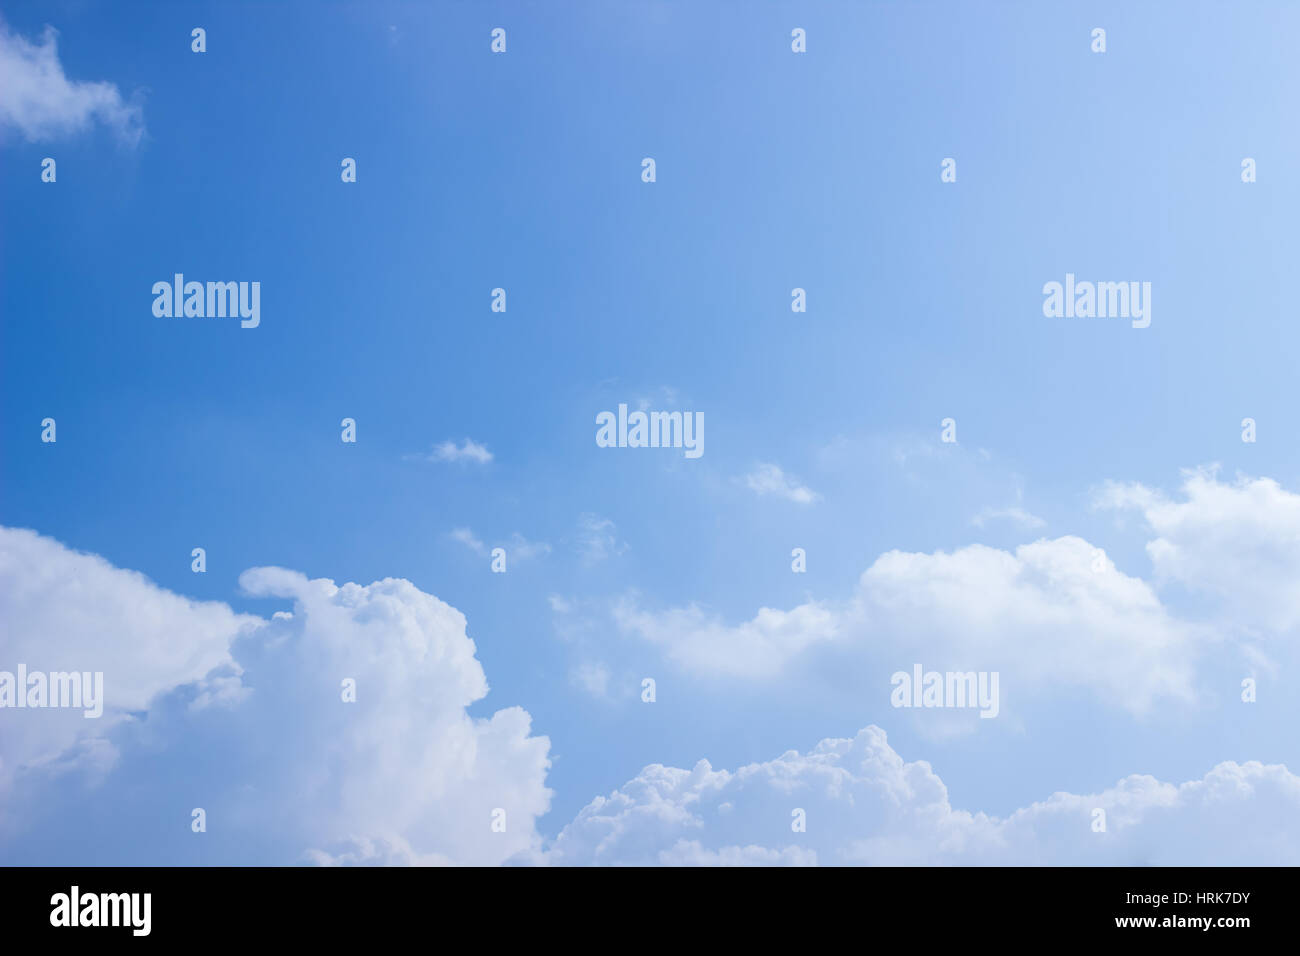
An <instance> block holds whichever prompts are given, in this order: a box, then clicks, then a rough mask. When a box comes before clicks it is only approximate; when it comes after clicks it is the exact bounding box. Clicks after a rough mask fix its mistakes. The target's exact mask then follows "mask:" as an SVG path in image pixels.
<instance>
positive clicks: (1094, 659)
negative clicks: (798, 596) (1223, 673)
mask: <svg viewBox="0 0 1300 956" xmlns="http://www.w3.org/2000/svg"><path fill="white" fill-rule="evenodd" d="M1096 558H1097V549H1096V548H1094V547H1093V546H1092V545H1090V544H1089V543H1088V542H1087V541H1084V540H1083V539H1081V538H1076V537H1068V536H1067V537H1062V538H1058V539H1056V540H1054V541H1046V540H1044V541H1038V542H1035V543H1033V544H1026V545H1022V546H1020V547H1019V548H1017V549H1016V550H1015V551H1014V552H1008V551H1002V550H999V549H995V548H989V547H985V546H984V545H971V546H969V547H965V548H961V549H959V550H957V551H954V552H952V553H951V554H949V553H945V552H942V551H940V552H935V553H933V554H918V553H907V552H902V551H890V552H888V553H886V554H883V555H881V556H880V557H879V558H878V559H877V560H876V561H875V563H874V564H872V566H871V567H870V568H868V569H867V570H866V571H865V572H864V573H863V575H862V577H861V579H860V581H859V584H858V588H857V591H856V592H855V594H854V595H853V596H852V597H851V598H850V599H849V600H848V601H845V602H842V603H839V604H827V603H821V602H809V603H806V604H802V605H799V606H797V607H795V608H793V609H792V610H790V611H781V610H774V609H771V608H762V609H761V610H760V611H759V612H758V614H757V615H756V616H755V617H754V618H753V619H752V620H750V621H747V622H744V623H741V624H738V625H728V624H726V623H724V622H723V621H722V620H720V619H719V618H717V617H716V616H710V615H707V614H705V613H704V612H703V611H701V610H700V609H699V608H698V607H696V606H694V605H691V606H689V607H686V608H681V609H671V610H668V611H664V612H658V613H651V612H647V611H644V610H641V609H639V608H637V607H636V606H635V605H634V604H632V603H631V602H630V601H627V600H624V601H622V602H619V603H618V604H617V605H616V606H615V608H614V619H615V621H616V623H617V624H618V625H619V626H620V627H622V628H623V629H624V630H625V631H627V632H630V633H633V634H636V635H638V636H640V637H642V638H643V639H645V640H647V641H650V642H652V643H655V644H658V645H660V646H661V647H663V648H664V650H665V652H666V653H667V655H668V656H669V657H670V658H671V659H673V660H676V661H678V662H679V663H680V664H682V665H683V666H684V667H686V668H687V669H688V670H691V671H694V672H697V673H700V674H704V675H708V674H728V675H740V676H747V677H752V678H771V677H775V676H777V675H779V674H781V673H782V672H783V671H784V670H785V668H786V667H787V666H788V665H789V664H790V663H791V662H792V661H793V660H794V659H795V658H797V657H799V656H800V655H802V654H805V653H807V652H810V651H812V650H814V649H816V648H817V647H824V646H828V645H835V646H840V647H842V648H844V649H845V650H846V652H849V653H852V654H853V655H854V656H855V657H858V658H861V657H862V655H863V654H870V655H873V658H872V659H873V660H875V661H877V662H879V667H878V669H880V670H881V672H882V673H884V674H886V675H887V674H889V673H892V672H893V671H894V670H897V669H903V670H907V669H910V667H911V666H912V664H913V663H916V662H920V663H922V664H924V665H926V666H928V667H938V668H940V669H953V670H962V671H967V670H975V671H998V672H1000V673H1001V674H1002V681H1003V684H1002V686H1003V689H1004V690H1005V689H1006V688H1007V686H1008V683H1011V684H1012V686H1015V687H1016V688H1018V689H1019V690H1020V693H1019V695H1018V696H1020V697H1021V698H1025V697H1029V696H1031V694H1032V693H1033V692H1034V691H1035V690H1037V691H1038V692H1040V693H1048V692H1049V687H1050V686H1059V685H1066V686H1079V687H1084V688H1088V689H1090V690H1092V691H1093V692H1094V693H1096V694H1097V695H1099V696H1100V697H1101V698H1102V699H1104V700H1106V701H1107V702H1109V703H1111V704H1114V705H1116V706H1119V707H1122V708H1124V709H1127V710H1129V711H1131V712H1133V713H1138V714H1141V713H1145V712H1146V711H1148V710H1149V709H1150V708H1151V707H1152V706H1153V705H1154V703H1155V702H1156V701H1157V700H1161V699H1184V700H1186V699H1190V697H1191V695H1192V677H1193V659H1194V656H1195V653H1196V651H1197V650H1198V646H1199V645H1198V638H1199V632H1198V631H1197V630H1196V629H1195V628H1193V627H1192V626H1190V625H1187V624H1184V623H1182V622H1180V621H1178V620H1177V619H1175V618H1174V617H1172V616H1171V615H1170V614H1169V613H1168V611H1167V610H1166V609H1165V608H1164V606H1163V605H1162V604H1161V603H1160V601H1159V599H1158V598H1157V597H1156V595H1155V593H1154V592H1153V591H1152V590H1151V588H1150V587H1149V586H1148V585H1147V584H1146V582H1144V581H1142V580H1140V579H1138V578H1133V577H1129V576H1128V575H1125V574H1123V573H1122V572H1120V571H1119V570H1117V569H1116V568H1115V566H1114V565H1113V564H1112V563H1111V562H1109V561H1107V560H1104V559H1103V560H1101V561H1100V562H1099V563H1098V562H1097V561H1096ZM853 649H857V650H856V651H854V650H853ZM887 690H888V687H887V685H885V690H884V691H883V692H882V693H887Z"/></svg>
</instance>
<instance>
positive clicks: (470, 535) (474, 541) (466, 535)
mask: <svg viewBox="0 0 1300 956" xmlns="http://www.w3.org/2000/svg"><path fill="white" fill-rule="evenodd" d="M449 536H450V538H451V539H452V540H453V541H459V542H460V543H461V544H463V545H464V546H465V547H467V548H469V549H470V550H471V551H473V552H474V553H475V554H487V553H488V551H487V545H485V544H484V543H483V541H482V539H481V538H479V537H478V535H476V534H475V533H474V532H473V531H471V530H470V529H469V528H455V529H453V530H452V531H451V532H450V535H449Z"/></svg>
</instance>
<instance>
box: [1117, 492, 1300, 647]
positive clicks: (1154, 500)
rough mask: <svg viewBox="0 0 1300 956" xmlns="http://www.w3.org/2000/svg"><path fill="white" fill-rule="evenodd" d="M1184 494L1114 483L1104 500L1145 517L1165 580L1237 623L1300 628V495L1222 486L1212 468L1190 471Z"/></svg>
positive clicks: (1156, 563)
mask: <svg viewBox="0 0 1300 956" xmlns="http://www.w3.org/2000/svg"><path fill="white" fill-rule="evenodd" d="M1182 497H1183V500H1181V501H1175V500H1171V499H1170V498H1169V497H1167V496H1166V495H1164V494H1163V493H1161V492H1159V491H1154V490H1151V489H1149V488H1145V487H1143V486H1142V485H1139V484H1118V483H1114V482H1111V483H1108V484H1107V485H1106V486H1105V487H1104V488H1103V489H1102V490H1101V492H1100V493H1099V494H1098V495H1097V500H1096V503H1097V505H1098V506H1099V507H1102V508H1110V509H1117V510H1118V509H1136V510H1138V511H1140V512H1141V513H1142V516H1143V518H1144V519H1145V521H1146V523H1147V525H1148V526H1149V527H1150V528H1151V530H1152V531H1154V533H1155V535H1156V537H1155V539H1154V540H1152V541H1150V542H1148V543H1147V546H1146V550H1147V555H1148V556H1149V557H1150V558H1151V564H1152V566H1153V568H1154V570H1155V576H1156V580H1157V582H1159V583H1162V584H1164V583H1174V584H1178V585H1181V586H1183V587H1186V588H1188V589H1189V590H1192V591H1197V592H1203V593H1206V594H1210V595H1213V596H1215V597H1216V598H1218V599H1219V600H1220V601H1221V602H1222V606H1223V610H1224V611H1225V612H1226V614H1227V616H1228V618H1229V619H1230V620H1231V622H1232V624H1234V625H1237V626H1242V625H1245V626H1250V627H1255V628H1260V629H1264V630H1278V631H1280V630H1289V629H1292V628H1294V627H1296V626H1297V625H1300V588H1297V587H1296V581H1297V580H1300V495H1297V494H1293V493H1292V492H1289V491H1286V490H1285V489H1283V488H1282V487H1281V486H1280V485H1279V484H1278V483H1277V482H1276V481H1274V480H1272V479H1271V478H1247V477H1238V478H1237V480H1236V481H1234V482H1232V483H1230V484H1229V483H1225V482H1220V481H1219V480H1218V479H1217V477H1216V476H1215V472H1214V469H1212V468H1206V469H1195V470H1191V471H1187V472H1185V473H1184V476H1183V486H1182Z"/></svg>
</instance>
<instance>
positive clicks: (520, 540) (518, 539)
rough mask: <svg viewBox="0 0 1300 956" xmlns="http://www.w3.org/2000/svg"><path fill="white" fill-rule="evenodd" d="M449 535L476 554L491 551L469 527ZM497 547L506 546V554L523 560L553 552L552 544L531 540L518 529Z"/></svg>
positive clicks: (455, 530) (516, 559) (456, 530)
mask: <svg viewBox="0 0 1300 956" xmlns="http://www.w3.org/2000/svg"><path fill="white" fill-rule="evenodd" d="M448 537H450V538H451V539H452V540H453V541H459V542H460V543H461V544H463V545H464V546H465V547H467V548H469V549H470V550H471V551H473V552H474V553H475V554H481V555H486V554H487V553H488V551H489V548H488V546H487V545H486V544H485V543H484V542H483V539H482V538H480V537H479V536H478V535H476V534H475V533H474V532H473V531H472V530H470V529H469V528H456V529H454V530H452V531H451V532H450V533H449V535H448ZM496 547H501V548H505V549H506V554H507V555H509V557H510V558H512V559H513V560H515V561H523V560H527V559H528V558H536V557H538V556H540V555H543V554H550V553H551V546H550V545H549V544H547V543H546V542H545V541H529V540H528V539H527V538H525V537H524V536H523V535H521V534H520V533H519V532H518V531H516V532H515V533H514V534H512V535H511V536H510V540H509V541H506V542H504V543H500V544H498V545H496Z"/></svg>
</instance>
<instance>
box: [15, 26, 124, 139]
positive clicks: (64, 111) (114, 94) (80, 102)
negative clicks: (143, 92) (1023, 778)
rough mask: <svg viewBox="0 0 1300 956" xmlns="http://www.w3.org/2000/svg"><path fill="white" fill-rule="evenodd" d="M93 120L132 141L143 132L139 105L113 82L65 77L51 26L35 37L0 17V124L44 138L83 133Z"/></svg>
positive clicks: (28, 136)
mask: <svg viewBox="0 0 1300 956" xmlns="http://www.w3.org/2000/svg"><path fill="white" fill-rule="evenodd" d="M95 122H99V123H102V124H103V125H104V126H106V127H107V128H108V129H110V130H111V131H112V132H113V133H114V134H115V135H116V136H117V137H118V138H119V139H120V140H121V141H122V142H123V143H125V144H127V145H129V146H135V145H136V144H138V143H139V141H140V137H141V135H142V133H143V132H144V122H143V118H142V114H141V110H140V106H139V105H138V104H134V103H129V102H127V101H125V100H124V99H123V98H122V94H121V92H120V91H119V90H118V88H117V87H116V86H115V85H114V84H112V83H108V82H81V81H77V80H71V79H69V78H68V77H67V75H66V74H65V73H64V71H63V64H62V63H60V62H59V51H58V33H57V31H55V30H54V28H53V27H46V28H45V32H44V33H43V34H42V35H41V36H40V37H39V38H37V39H36V40H34V41H33V40H28V39H27V38H25V37H23V36H20V35H19V34H17V33H14V32H13V31H12V30H11V29H10V28H9V26H8V25H7V24H6V23H5V22H4V21H3V20H2V19H0V128H4V129H12V130H17V131H18V132H19V133H21V134H22V136H23V137H24V138H26V139H27V140H29V141H31V142H45V141H48V140H53V139H58V138H61V137H66V136H69V135H72V134H75V133H79V132H82V131H83V130H85V129H87V128H89V127H90V126H91V125H93V124H94V123H95Z"/></svg>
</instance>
